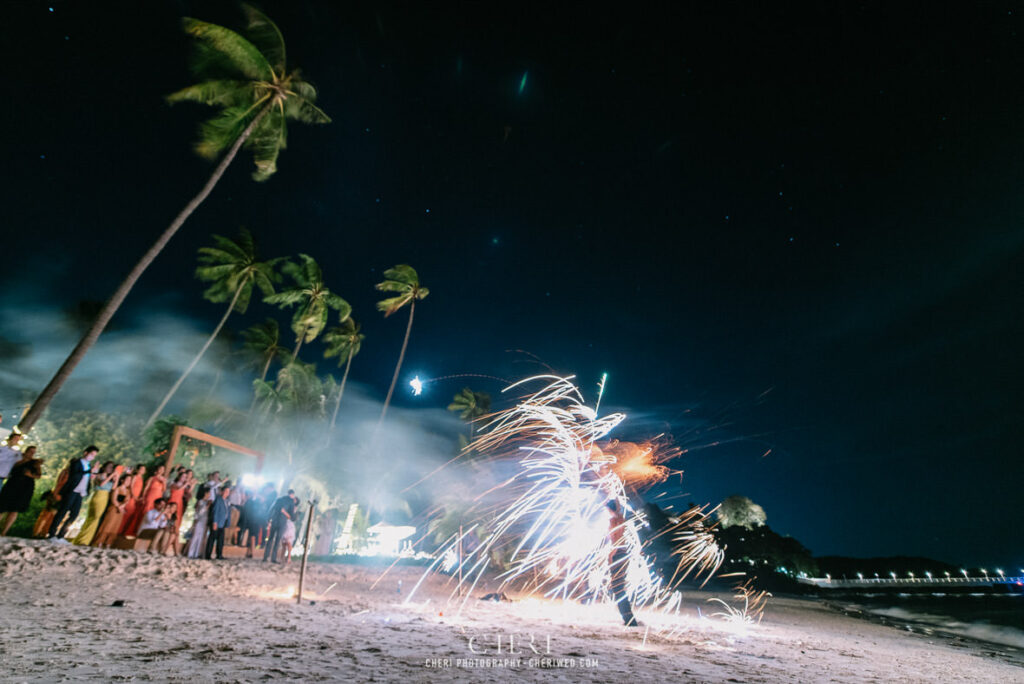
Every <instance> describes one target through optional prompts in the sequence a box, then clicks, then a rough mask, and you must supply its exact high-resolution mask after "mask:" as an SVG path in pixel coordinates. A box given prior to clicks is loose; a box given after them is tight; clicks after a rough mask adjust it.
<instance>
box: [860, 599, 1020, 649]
mask: <svg viewBox="0 0 1024 684" xmlns="http://www.w3.org/2000/svg"><path fill="white" fill-rule="evenodd" d="M864 610H865V611H866V612H868V613H871V614H872V615H879V616H882V617H888V618H893V619H895V620H899V621H901V622H912V623H916V624H919V625H924V626H927V627H930V628H932V629H934V630H936V631H942V632H946V633H949V634H954V635H957V636H963V637H967V638H970V639H977V640H979V641H988V642H991V643H994V644H1002V645H1004V646H1013V647H1015V648H1024V630H1020V629H1017V628H1016V627H1007V626H1005V625H994V624H992V623H991V622H988V621H985V620H979V621H976V622H963V621H960V620H957V619H956V618H953V617H951V616H949V615H934V614H931V613H922V612H917V611H913V610H907V609H905V608H898V607H893V608H873V607H872V608H864Z"/></svg>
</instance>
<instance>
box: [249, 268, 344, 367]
mask: <svg viewBox="0 0 1024 684" xmlns="http://www.w3.org/2000/svg"><path fill="white" fill-rule="evenodd" d="M281 271H282V272H283V273H284V274H285V275H287V276H288V277H289V278H291V280H292V285H291V287H288V288H287V289H284V290H282V291H281V292H278V293H276V294H272V295H270V296H268V297H264V298H263V301H265V302H266V303H267V304H276V305H277V306H280V307H282V308H284V307H289V308H290V307H293V306H296V305H297V306H298V309H296V311H295V315H294V316H292V332H294V333H295V349H293V350H292V360H295V359H296V358H297V357H298V355H299V349H300V348H301V347H302V344H303V342H312V341H313V340H315V339H316V338H317V337H319V336H320V333H322V332H323V331H324V328H325V327H326V326H327V316H328V314H329V313H330V311H331V310H332V309H333V310H334V311H337V312H338V314H339V316H340V317H341V320H342V321H344V320H345V319H347V318H348V317H349V315H351V313H352V307H351V306H349V303H348V302H346V301H345V300H344V299H342V298H341V297H339V296H338V295H336V294H334V293H333V292H331V291H330V290H329V289H328V288H327V286H326V285H324V274H323V272H322V271H321V270H320V266H319V265H318V264H317V263H316V260H315V259H313V257H311V256H309V255H308V254H300V255H299V263H294V262H288V263H287V264H285V265H284V267H283V268H282V269H281Z"/></svg>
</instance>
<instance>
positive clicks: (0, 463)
mask: <svg viewBox="0 0 1024 684" xmlns="http://www.w3.org/2000/svg"><path fill="white" fill-rule="evenodd" d="M11 438H20V435H12V436H11ZM11 438H9V439H8V442H7V444H4V445H2V446H0V482H3V486H2V487H0V534H6V533H7V532H8V530H9V529H10V527H11V525H12V524H13V523H14V520H15V519H16V518H17V516H18V514H19V513H24V512H25V511H27V510H28V508H29V504H30V502H31V500H32V496H33V494H34V491H35V481H36V480H37V479H39V478H40V477H41V475H42V468H41V465H42V461H41V460H40V459H39V458H36V452H37V449H36V447H34V446H29V447H26V448H25V449H24V451H21V450H19V448H18V440H17V439H14V440H13V444H12V443H11V441H12V439H11ZM5 449H6V450H7V451H4V450H5ZM8 452H10V453H8ZM98 455H99V449H98V448H97V447H96V446H89V447H87V448H86V449H85V450H84V451H83V452H82V454H81V455H80V456H78V457H76V458H73V459H71V461H70V462H69V463H68V464H67V466H66V467H65V468H64V469H63V470H61V471H60V473H59V474H58V476H57V479H56V482H55V483H54V486H53V488H52V489H51V490H49V491H47V492H44V493H43V495H42V499H43V501H44V502H45V505H44V507H43V510H42V511H41V512H40V514H39V516H38V517H37V519H36V521H35V525H34V526H33V536H35V537H47V538H49V539H51V540H53V541H54V542H56V543H69V542H67V540H65V536H66V535H67V533H68V530H69V529H70V528H71V526H72V525H73V524H74V523H75V521H76V519H77V518H78V517H79V514H80V512H81V509H82V507H83V505H85V520H84V522H83V523H82V525H81V527H80V528H79V530H78V533H77V534H76V535H75V536H74V538H73V539H72V541H71V542H70V543H73V544H78V545H83V546H89V545H91V546H96V547H100V548H110V547H112V546H114V545H115V544H117V543H119V542H118V540H122V543H120V546H121V548H135V549H136V550H145V551H147V552H149V553H159V554H174V555H184V556H187V557H189V558H206V559H211V558H217V559H223V558H224V547H225V545H226V544H227V545H231V546H240V547H244V548H245V557H246V558H252V557H253V555H254V551H255V549H258V548H260V547H262V548H263V549H264V551H263V560H264V561H265V562H266V561H270V562H273V563H277V562H279V560H278V558H279V554H280V559H281V561H283V562H285V563H287V562H289V561H290V559H291V549H292V546H293V545H294V544H295V536H296V527H295V517H296V514H297V512H298V503H299V500H298V498H297V497H296V496H295V492H294V491H293V490H288V492H287V494H284V495H283V496H277V492H276V489H275V487H274V485H273V484H269V483H268V484H265V485H263V487H261V488H259V489H258V490H253V489H249V488H246V487H243V486H242V485H241V483H232V482H231V481H230V480H229V479H226V478H225V479H222V478H221V474H220V472H218V471H214V472H212V473H210V474H209V475H207V477H206V480H205V481H204V482H203V483H202V484H200V483H199V481H198V479H197V478H196V477H195V474H194V473H193V471H192V470H190V469H188V468H186V467H185V466H178V467H176V468H174V469H173V470H172V471H171V472H170V473H168V472H167V469H166V467H165V466H163V465H158V466H156V467H155V468H154V470H153V472H152V473H151V474H149V476H148V477H147V470H146V466H145V465H143V464H138V465H136V466H135V467H125V466H121V465H117V464H115V463H113V462H112V461H106V462H103V463H100V462H99V460H98V458H97V457H98ZM193 502H194V503H193ZM190 504H191V512H192V522H191V525H190V526H189V527H188V529H187V531H186V532H185V534H184V535H182V522H183V520H184V518H185V517H186V513H188V512H189V507H190ZM183 537H184V538H183ZM183 542H184V543H183Z"/></svg>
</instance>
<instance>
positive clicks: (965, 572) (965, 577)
mask: <svg viewBox="0 0 1024 684" xmlns="http://www.w3.org/2000/svg"><path fill="white" fill-rule="evenodd" d="M960 572H962V573H963V576H964V579H967V571H966V570H961V571H960Z"/></svg>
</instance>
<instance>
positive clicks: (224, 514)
mask: <svg viewBox="0 0 1024 684" xmlns="http://www.w3.org/2000/svg"><path fill="white" fill-rule="evenodd" d="M217 494H218V496H216V497H215V498H214V500H213V505H212V506H211V507H210V536H209V537H207V538H206V560H210V556H212V555H213V545H214V544H215V543H216V545H217V560H224V527H225V526H226V525H227V524H228V520H229V519H230V517H231V511H230V508H229V505H228V497H229V496H231V487H229V486H227V485H224V486H222V487H221V488H220V490H219V491H218V492H217Z"/></svg>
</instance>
